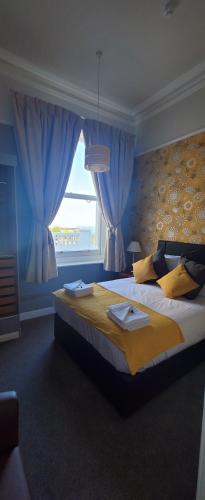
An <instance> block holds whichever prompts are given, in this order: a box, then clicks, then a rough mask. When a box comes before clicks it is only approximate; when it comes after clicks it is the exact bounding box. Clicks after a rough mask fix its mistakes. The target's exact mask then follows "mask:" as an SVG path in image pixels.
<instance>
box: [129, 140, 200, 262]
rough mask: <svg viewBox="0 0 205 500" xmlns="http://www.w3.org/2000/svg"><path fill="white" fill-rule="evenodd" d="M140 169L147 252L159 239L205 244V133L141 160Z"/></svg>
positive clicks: (140, 235) (140, 219) (140, 226)
mask: <svg viewBox="0 0 205 500" xmlns="http://www.w3.org/2000/svg"><path fill="white" fill-rule="evenodd" d="M136 168H137V172H136V176H137V180H136V182H137V183H138V190H137V198H138V200H137V219H136V230H135V233H136V237H137V239H138V240H139V241H140V242H141V243H142V246H143V249H144V251H145V252H146V253H149V252H152V251H153V250H155V248H156V245H157V241H158V240H159V239H165V240H176V241H185V242H191V243H204V244H205V132H202V133H200V134H197V135H194V136H192V137H189V138H188V139H183V140H181V141H179V142H176V143H174V144H170V145H168V146H166V147H164V148H161V149H159V150H157V151H154V152H151V153H147V154H145V155H143V156H141V157H140V158H139V159H138V162H137V167H136Z"/></svg>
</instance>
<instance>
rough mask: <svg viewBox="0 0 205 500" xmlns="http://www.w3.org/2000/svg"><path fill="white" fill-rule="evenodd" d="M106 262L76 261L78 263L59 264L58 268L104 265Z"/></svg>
mask: <svg viewBox="0 0 205 500" xmlns="http://www.w3.org/2000/svg"><path fill="white" fill-rule="evenodd" d="M103 262H104V260H102V259H100V260H91V261H86V260H84V261H83V260H82V261H76V262H59V263H57V267H71V266H72V267H73V266H90V265H94V264H103Z"/></svg>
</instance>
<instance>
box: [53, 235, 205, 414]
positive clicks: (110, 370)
mask: <svg viewBox="0 0 205 500" xmlns="http://www.w3.org/2000/svg"><path fill="white" fill-rule="evenodd" d="M161 247H163V248H164V250H165V253H167V254H170V255H182V254H186V253H187V252H192V251H195V250H197V252H198V254H199V255H200V256H201V259H200V260H201V261H202V262H203V261H204V259H205V245H198V244H191V243H181V242H173V241H163V240H160V241H159V242H158V248H161ZM55 339H56V341H57V342H58V343H59V344H60V345H61V346H62V347H63V348H64V349H65V350H66V351H67V352H68V353H69V354H70V356H71V357H72V359H73V360H74V361H76V362H77V363H78V364H79V365H80V367H81V368H82V370H83V371H84V372H85V373H86V374H87V375H88V376H89V377H90V378H91V379H92V381H93V382H94V383H95V384H96V385H97V386H98V387H99V389H100V390H101V392H102V393H103V394H104V395H105V396H106V398H108V399H109V401H111V403H112V404H113V405H114V406H115V408H117V410H118V411H119V413H120V414H121V415H123V416H128V415H130V414H131V413H132V412H133V411H135V410H136V409H138V408H140V406H142V405H143V404H145V403H146V402H147V401H149V400H150V399H151V398H153V397H154V396H156V395H157V394H159V393H160V392H161V391H163V390H164V389H165V388H166V387H168V386H169V385H170V384H172V383H173V382H175V381H176V380H177V379H178V378H180V377H182V376H183V375H185V374H186V373H187V372H188V371H190V370H191V369H192V368H194V367H195V366H196V365H197V364H198V363H200V362H201V361H204V360H205V340H202V341H201V342H199V343H197V344H195V345H194V346H191V347H189V348H187V349H185V350H184V351H182V352H179V353H178V354H176V355H175V356H172V357H171V358H168V359H167V360H166V361H162V362H161V363H160V364H158V365H156V366H154V367H152V368H148V369H146V370H144V371H143V372H139V373H137V374H136V375H134V376H132V375H128V374H125V373H122V372H119V371H117V370H116V369H115V368H114V367H113V366H112V365H111V364H110V363H109V362H108V361H106V360H105V359H104V358H103V357H102V356H101V354H99V353H98V352H97V351H96V349H95V348H94V347H93V346H92V345H91V344H90V343H89V342H87V340H85V339H84V338H83V337H82V336H81V335H80V334H79V333H77V332H76V331H75V330H74V329H73V328H72V327H71V326H69V325H68V324H67V323H66V322H65V321H63V320H62V319H61V318H60V317H59V316H58V314H56V315H55Z"/></svg>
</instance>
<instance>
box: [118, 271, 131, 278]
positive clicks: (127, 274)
mask: <svg viewBox="0 0 205 500" xmlns="http://www.w3.org/2000/svg"><path fill="white" fill-rule="evenodd" d="M122 278H133V273H132V272H131V271H130V272H127V271H122V272H121V273H118V279H122Z"/></svg>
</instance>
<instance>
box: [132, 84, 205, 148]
mask: <svg viewBox="0 0 205 500" xmlns="http://www.w3.org/2000/svg"><path fill="white" fill-rule="evenodd" d="M201 129H205V88H202V89H200V90H199V91H198V92H195V93H194V94H192V95H191V96H189V97H187V98H185V99H183V100H181V101H180V102H177V103H175V104H174V105H173V106H171V107H169V108H167V109H164V111H161V112H160V113H158V114H157V115H155V116H153V117H152V118H149V119H147V120H144V121H143V122H142V123H141V124H140V126H139V127H138V130H137V131H136V139H137V140H136V142H137V154H138V155H139V154H142V153H144V152H145V151H148V150H150V149H153V148H156V147H158V148H159V147H160V146H161V145H163V144H166V143H168V142H170V141H177V140H178V139H179V138H182V137H183V136H186V135H188V134H189V135H190V134H194V133H196V132H198V131H200V130H201Z"/></svg>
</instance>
